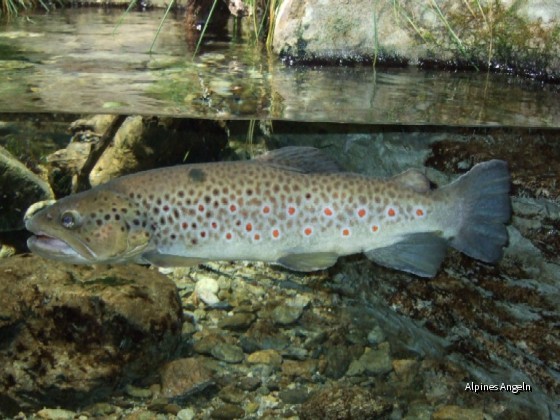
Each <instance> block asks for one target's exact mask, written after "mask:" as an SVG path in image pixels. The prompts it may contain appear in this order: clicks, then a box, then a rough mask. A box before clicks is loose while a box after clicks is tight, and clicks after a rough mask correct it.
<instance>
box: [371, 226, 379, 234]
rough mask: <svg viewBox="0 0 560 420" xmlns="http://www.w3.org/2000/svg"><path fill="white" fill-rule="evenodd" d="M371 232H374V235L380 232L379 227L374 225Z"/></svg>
mask: <svg viewBox="0 0 560 420" xmlns="http://www.w3.org/2000/svg"><path fill="white" fill-rule="evenodd" d="M371 231H372V232H373V233H375V232H377V231H379V226H377V225H373V226H372V227H371Z"/></svg>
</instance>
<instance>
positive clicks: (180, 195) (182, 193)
mask: <svg viewBox="0 0 560 420" xmlns="http://www.w3.org/2000/svg"><path fill="white" fill-rule="evenodd" d="M177 195H178V196H179V197H180V198H183V197H184V196H185V192H184V191H183V190H179V192H178V193H177Z"/></svg>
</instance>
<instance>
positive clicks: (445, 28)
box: [273, 0, 560, 76]
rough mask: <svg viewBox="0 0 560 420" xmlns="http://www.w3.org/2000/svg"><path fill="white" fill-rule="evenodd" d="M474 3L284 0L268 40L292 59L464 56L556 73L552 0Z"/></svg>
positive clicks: (462, 59)
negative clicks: (476, 5) (270, 38)
mask: <svg viewBox="0 0 560 420" xmlns="http://www.w3.org/2000/svg"><path fill="white" fill-rule="evenodd" d="M477 4H478V2H477ZM480 4H481V7H480V8H479V7H474V6H473V7H471V6H469V3H468V2H457V1H454V0H444V1H438V2H437V3H436V2H431V1H416V0H400V1H396V2H395V1H376V0H355V1H352V2H340V1H337V0H306V1H298V0H286V1H284V2H283V3H282V5H281V6H280V10H279V12H278V15H277V18H276V26H275V29H274V44H273V47H274V50H275V52H276V53H278V54H280V55H283V56H288V57H290V58H292V59H294V60H298V61H316V60H318V61H328V62H340V61H363V60H367V61H372V60H375V59H377V61H378V62H380V63H395V62H397V63H401V64H404V63H410V64H417V63H419V62H430V63H443V62H445V63H448V64H451V63H456V64H457V63H470V64H473V65H475V66H479V67H480V66H490V67H498V68H507V69H511V68H514V69H517V70H520V71H524V72H532V73H533V75H534V73H535V72H536V73H538V74H540V75H541V76H542V74H541V73H548V75H549V76H553V75H554V74H558V72H559V71H560V59H559V58H558V54H559V52H560V45H559V35H558V28H559V25H560V23H559V14H560V12H558V4H557V2H556V1H554V0H552V1H539V0H525V1H521V2H519V1H511V0H500V1H497V2H485V1H482V2H480Z"/></svg>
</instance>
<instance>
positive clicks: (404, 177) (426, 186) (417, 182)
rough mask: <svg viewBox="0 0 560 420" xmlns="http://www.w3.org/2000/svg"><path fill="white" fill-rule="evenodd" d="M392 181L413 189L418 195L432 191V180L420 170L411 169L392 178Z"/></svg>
mask: <svg viewBox="0 0 560 420" xmlns="http://www.w3.org/2000/svg"><path fill="white" fill-rule="evenodd" d="M391 181H393V182H396V183H397V184H399V185H402V186H403V187H406V188H410V189H413V190H414V191H416V192H418V193H426V192H428V191H430V180H429V179H428V177H426V175H424V174H423V173H422V172H420V171H419V170H418V169H409V170H407V171H404V172H403V173H400V174H398V175H395V176H394V177H392V178H391Z"/></svg>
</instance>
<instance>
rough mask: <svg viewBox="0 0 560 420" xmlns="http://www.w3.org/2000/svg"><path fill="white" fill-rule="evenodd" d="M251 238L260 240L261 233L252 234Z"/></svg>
mask: <svg viewBox="0 0 560 420" xmlns="http://www.w3.org/2000/svg"><path fill="white" fill-rule="evenodd" d="M253 238H255V241H260V240H261V235H259V234H258V233H255V236H253Z"/></svg>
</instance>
